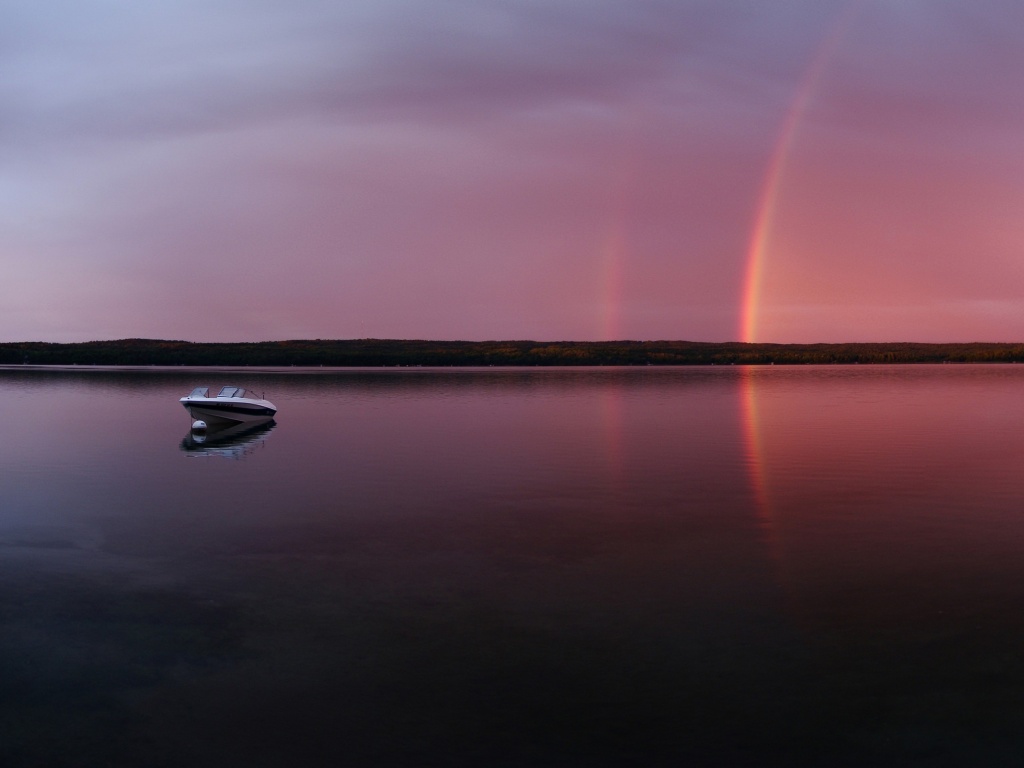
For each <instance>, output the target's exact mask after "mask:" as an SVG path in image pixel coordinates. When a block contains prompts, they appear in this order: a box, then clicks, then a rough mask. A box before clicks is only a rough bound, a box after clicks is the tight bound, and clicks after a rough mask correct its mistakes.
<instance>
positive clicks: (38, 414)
mask: <svg viewBox="0 0 1024 768" xmlns="http://www.w3.org/2000/svg"><path fill="white" fill-rule="evenodd" d="M228 383H237V384H240V385H242V386H247V387H250V388H254V389H256V390H257V391H265V392H266V396H267V397H268V398H269V399H270V400H272V401H274V402H275V403H276V404H277V406H278V407H279V415H278V418H277V420H276V422H275V423H273V424H270V425H265V426H264V427H263V428H261V429H258V430H255V431H254V432H251V433H249V434H242V435H233V436H227V439H224V438H223V436H216V435H210V436H208V437H207V439H206V441H205V442H199V441H197V440H196V439H195V438H194V437H193V436H192V435H191V434H190V432H189V424H190V420H189V418H188V416H187V414H186V413H185V412H184V410H183V409H182V408H181V407H180V406H179V405H178V403H177V399H178V398H179V397H181V396H182V395H184V394H185V393H187V392H188V391H190V390H191V389H192V388H193V387H194V386H197V385H200V384H202V385H210V386H220V385H222V384H228ZM1022 392H1024V367H1018V366H991V367H983V366H906V367H896V366H893V367H887V366H870V367H868V366H853V367H812V366H808V367H796V368H782V367H768V368H741V367H735V368H733V367H727V368H715V367H708V368H679V369H663V368H629V369H611V368H603V369H557V370H534V369H529V370H524V369H478V370H459V369H451V370H434V369H400V370H392V369H389V370H361V371H343V372H330V371H328V372H323V371H320V370H317V371H309V372H302V371H298V372H297V371H243V372H225V371H193V370H180V369H177V370H166V369H159V370H149V371H139V370H126V371H32V370H18V369H7V370H5V371H3V372H0V404H2V405H0V408H2V411H0V413H2V415H3V425H4V427H3V429H4V437H5V439H4V441H3V442H2V443H0V622H2V633H0V763H2V764H4V765H11V766H18V765H26V766H27V765H51V766H63V765H67V766H71V765H117V766H121V765H124V766H130V765H131V766H134V765H152V766H161V765H167V766H178V765H189V766H230V765H246V766H279V765H304V766H319V765H323V766H327V765H332V766H333V765H367V766H371V765H372V766H380V765H409V766H413V765H445V766H454V765H507V766H545V765H550V766H563V765H588V766H590V765H595V766H612V765H616V766H617V765H679V764H697V765H730V766H734V765H750V766H761V765H794V766H796V765H808V766H810V765H840V766H842V765H850V766H854V765H917V764H919V765H962V764H964V763H966V762H967V761H970V762H971V763H972V764H979V763H980V764H989V765H1000V764H1004V763H1005V761H1006V760H1008V759H1010V758H1009V756H1011V755H1017V754H1019V753H1020V751H1021V749H1022V748H1024V736H1021V734H1022V733H1024V728H1022V726H1024V651H1022V648H1024V642H1022V641H1024V620H1022V618H1021V616H1022V612H1021V608H1022V607H1024V578H1022V576H1024V558H1022V553H1024V508H1022V504H1021V499H1022V498H1024V475H1022V473H1021V471H1020V468H1021V467H1020V465H1021V460H1022V457H1024V437H1022V431H1021V425H1022V424H1024V407H1022V405H1021V393H1022Z"/></svg>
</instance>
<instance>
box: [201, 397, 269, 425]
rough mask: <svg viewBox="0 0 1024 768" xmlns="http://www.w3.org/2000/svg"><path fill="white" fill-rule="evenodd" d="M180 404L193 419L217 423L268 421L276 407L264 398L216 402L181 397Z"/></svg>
mask: <svg viewBox="0 0 1024 768" xmlns="http://www.w3.org/2000/svg"><path fill="white" fill-rule="evenodd" d="M181 404H182V405H183V406H185V410H187V411H188V412H189V413H190V414H191V415H192V418H193V419H202V420H203V421H206V422H213V423H219V424H255V423H257V422H261V421H269V420H270V419H272V418H274V414H276V413H277V409H276V408H274V407H272V406H271V405H270V403H268V402H266V401H265V400H264V401H250V402H234V403H225V402H220V403H218V402H216V401H215V400H212V399H211V400H208V401H202V400H191V399H189V398H182V400H181Z"/></svg>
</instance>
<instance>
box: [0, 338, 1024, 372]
mask: <svg viewBox="0 0 1024 768" xmlns="http://www.w3.org/2000/svg"><path fill="white" fill-rule="evenodd" d="M1010 362H1024V344H989V343H973V344H917V343H884V344H745V343H740V342H726V343H714V342H696V341H556V342H537V341H405V340H388V339H348V340H321V339H316V340H307V341H264V342H254V343H216V344H215V343H201V342H188V341H161V340H156V339H122V340H118V341H89V342H83V343H78V344H50V343H44V342H17V343H4V344H0V364H5V365H19V364H24V365H212V366H293V365H294V366H396V365H424V366H490V365H531V366H533V365H769V364H779V365H802V364H803V365H805V364H852V363H1010Z"/></svg>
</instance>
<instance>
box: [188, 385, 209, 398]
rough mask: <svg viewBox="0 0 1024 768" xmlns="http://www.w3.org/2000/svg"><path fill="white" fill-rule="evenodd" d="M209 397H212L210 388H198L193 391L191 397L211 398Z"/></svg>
mask: <svg viewBox="0 0 1024 768" xmlns="http://www.w3.org/2000/svg"><path fill="white" fill-rule="evenodd" d="M209 396H210V388H209V387H196V388H195V389H193V390H192V394H191V395H189V397H209Z"/></svg>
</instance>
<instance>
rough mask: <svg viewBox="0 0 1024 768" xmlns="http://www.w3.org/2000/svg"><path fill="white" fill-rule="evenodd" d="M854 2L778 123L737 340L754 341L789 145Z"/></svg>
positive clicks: (824, 43)
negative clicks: (780, 124) (780, 122)
mask: <svg viewBox="0 0 1024 768" xmlns="http://www.w3.org/2000/svg"><path fill="white" fill-rule="evenodd" d="M857 5H859V3H857V2H851V3H849V4H848V5H847V6H846V7H845V9H844V10H843V12H842V13H840V15H839V18H838V19H836V21H835V23H834V24H833V25H832V27H831V29H830V30H829V33H828V35H827V36H826V37H825V39H824V40H823V41H822V43H821V45H819V46H818V49H817V51H816V52H815V54H814V58H813V59H812V60H811V64H810V66H809V67H808V68H807V70H806V72H804V75H803V77H802V78H801V80H800V83H799V85H798V87H797V89H796V94H795V95H794V97H793V100H792V102H791V103H790V105H789V110H788V111H787V112H786V117H785V119H784V120H783V121H782V126H781V128H780V130H779V136H778V139H777V140H776V142H775V147H774V149H773V150H772V154H771V160H770V161H769V163H768V170H767V172H766V173H765V175H764V180H763V182H762V184H761V193H760V195H758V199H757V207H756V211H757V213H756V215H755V218H754V227H753V230H752V231H751V234H750V244H749V245H748V247H747V267H746V274H745V276H744V281H743V299H742V303H741V307H742V310H741V318H740V338H741V339H742V340H743V341H746V342H755V341H757V340H758V338H757V331H758V328H757V321H758V316H759V314H760V308H761V307H760V304H761V284H762V281H763V278H764V270H765V261H766V257H767V252H768V242H769V240H770V239H771V230H772V221H773V219H774V218H775V212H776V208H777V207H778V201H779V189H780V187H781V186H782V177H783V174H784V172H785V168H786V160H787V159H788V157H789V154H790V151H791V150H792V148H793V142H794V139H795V137H796V134H797V132H798V129H799V127H800V122H801V120H802V119H803V117H804V113H805V112H806V110H807V106H808V104H810V101H811V98H812V97H813V96H814V92H815V89H816V88H817V86H818V81H819V80H820V79H821V76H822V73H823V72H824V71H825V67H826V64H827V63H828V61H829V59H831V58H832V54H833V53H834V52H835V49H836V47H837V46H838V44H839V41H840V39H841V38H842V36H843V34H844V33H845V31H846V28H847V26H848V25H849V23H850V20H851V19H852V18H853V13H854V10H855V9H856V6H857Z"/></svg>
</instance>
